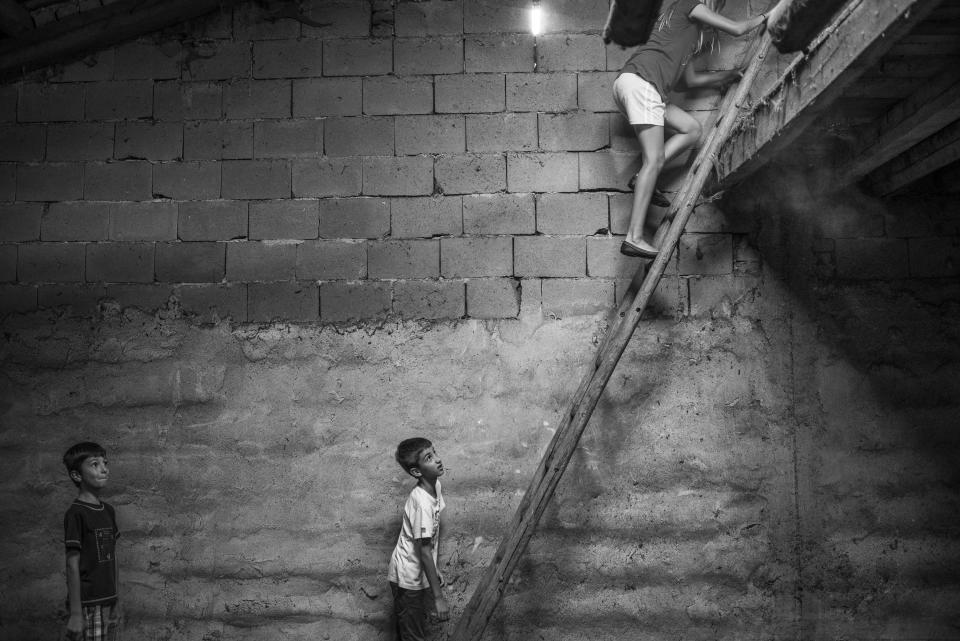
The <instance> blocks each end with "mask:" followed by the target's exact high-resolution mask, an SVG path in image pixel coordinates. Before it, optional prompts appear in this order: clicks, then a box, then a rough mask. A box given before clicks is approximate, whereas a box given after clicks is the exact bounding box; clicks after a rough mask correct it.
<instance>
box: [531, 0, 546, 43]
mask: <svg viewBox="0 0 960 641" xmlns="http://www.w3.org/2000/svg"><path fill="white" fill-rule="evenodd" d="M542 31H543V11H542V10H541V9H540V0H533V5H532V6H531V7H530V33H532V34H533V35H535V36H538V35H540V33H541V32H542Z"/></svg>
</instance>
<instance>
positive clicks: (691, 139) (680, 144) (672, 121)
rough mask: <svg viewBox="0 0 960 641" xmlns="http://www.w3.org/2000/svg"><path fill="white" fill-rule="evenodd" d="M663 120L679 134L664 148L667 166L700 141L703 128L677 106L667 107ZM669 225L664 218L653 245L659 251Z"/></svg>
mask: <svg viewBox="0 0 960 641" xmlns="http://www.w3.org/2000/svg"><path fill="white" fill-rule="evenodd" d="M663 119H664V124H665V125H666V126H667V127H669V128H670V129H672V130H674V131H676V132H677V133H676V134H674V135H673V136H670V138H669V139H667V142H666V144H664V146H663V157H664V164H666V163H668V162H670V161H671V160H673V159H674V158H676V157H677V156H679V155H680V154H681V153H683V152H685V151H686V150H687V149H689V148H690V147H692V146H693V145H695V144H697V143H698V142H699V141H700V135H701V129H702V127H701V126H700V123H699V122H698V121H697V119H696V118H694V117H693V116H691V115H690V114H688V113H687V112H686V111H684V110H683V109H681V108H680V107H677V106H676V105H667V108H666V110H664V113H663ZM669 225H670V220H669V219H667V218H664V219H663V222H661V223H660V227H659V228H658V229H657V233H656V235H655V236H654V238H653V245H654V246H655V247H657V248H658V249H659V248H660V244H661V242H662V241H663V237H664V236H666V234H667V228H668V227H669Z"/></svg>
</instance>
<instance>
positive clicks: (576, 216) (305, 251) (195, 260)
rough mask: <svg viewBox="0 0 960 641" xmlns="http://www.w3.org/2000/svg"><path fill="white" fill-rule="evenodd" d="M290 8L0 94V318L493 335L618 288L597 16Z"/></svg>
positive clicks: (511, 7)
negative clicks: (102, 312)
mask: <svg viewBox="0 0 960 641" xmlns="http://www.w3.org/2000/svg"><path fill="white" fill-rule="evenodd" d="M300 4H301V5H303V8H304V10H305V15H306V16H307V17H308V18H310V19H312V20H315V21H317V22H320V23H324V24H326V25H328V26H324V27H314V26H309V25H307V24H302V23H301V22H298V21H295V20H291V19H280V20H274V21H270V20H268V15H267V14H266V13H264V12H263V11H262V10H260V9H258V8H257V7H256V5H254V3H249V5H247V4H244V5H241V7H240V8H237V9H235V10H233V11H230V12H224V13H222V14H220V15H218V16H215V17H213V18H210V19H205V20H202V21H199V22H196V23H193V24H189V25H186V26H184V27H178V28H173V29H170V30H169V31H168V32H165V33H160V34H157V35H156V36H151V37H148V38H143V39H141V40H140V41H138V42H134V43H130V44H126V45H123V46H119V47H115V48H111V49H107V50H105V51H102V52H99V53H97V54H94V55H91V56H89V57H87V58H85V59H84V60H82V61H78V62H76V63H72V64H68V65H65V66H62V67H57V68H53V69H48V70H44V71H43V72H40V73H34V74H31V75H29V76H27V77H25V78H24V79H23V80H22V81H19V82H13V83H9V84H6V85H4V86H2V87H0V257H2V264H0V288H2V293H3V295H2V297H0V300H2V303H0V306H2V311H3V312H11V311H13V312H28V311H32V310H35V309H48V308H57V307H61V308H63V307H65V306H69V308H70V310H71V312H72V313H75V314H78V315H90V314H91V313H93V311H94V310H95V307H96V304H97V303H98V301H101V300H103V299H110V300H114V301H117V302H118V303H119V304H120V305H121V306H123V307H127V306H134V307H138V308H140V309H143V310H146V311H153V310H155V309H157V308H160V307H164V306H168V305H176V306H178V307H179V308H180V309H181V310H182V311H183V312H185V313H187V314H196V315H199V316H201V317H203V318H206V319H210V318H212V317H213V316H214V315H216V317H219V318H226V317H229V318H231V319H233V320H234V321H236V322H246V321H250V322H263V321H270V320H273V319H286V320H298V321H318V320H319V321H322V322H333V323H339V322H353V321H358V320H366V319H382V318H387V317H402V318H419V319H437V318H460V317H471V318H511V317H516V316H517V314H518V313H519V310H520V306H521V304H523V305H529V306H532V307H534V308H539V307H540V306H543V308H544V309H546V310H547V311H548V312H549V313H554V314H570V313H584V312H595V311H599V310H602V309H605V308H607V307H609V306H610V305H611V304H612V303H613V301H614V300H615V298H616V297H617V296H618V295H620V294H622V291H623V289H624V287H625V283H624V279H628V278H629V277H630V275H631V274H632V270H633V269H634V268H635V267H636V265H637V263H636V261H633V260H629V259H626V258H624V257H622V256H621V255H620V254H619V253H618V248H619V244H620V239H619V238H617V235H620V234H623V233H624V232H625V228H626V225H627V220H628V218H629V206H630V201H631V198H632V195H631V194H630V193H628V192H627V191H626V184H627V181H628V179H629V176H630V175H631V174H632V172H633V171H635V170H636V168H637V154H636V151H637V148H636V142H635V140H634V139H633V135H632V133H631V132H630V130H629V127H627V126H626V124H625V122H623V119H622V118H621V117H620V116H619V115H618V114H617V113H615V108H614V105H613V102H612V97H611V92H610V87H611V84H612V82H613V80H614V78H615V76H616V70H618V69H619V68H620V66H621V65H622V63H623V61H624V59H625V57H626V56H627V54H628V53H629V52H625V51H623V50H621V49H619V48H618V47H616V46H612V47H609V48H607V47H605V46H604V45H603V43H602V41H601V40H600V38H599V37H598V31H599V29H600V27H601V26H602V25H603V22H604V20H605V18H606V12H607V1H606V0H546V1H545V2H543V3H542V5H541V6H542V8H543V11H544V15H545V28H546V33H545V34H543V35H541V36H539V37H534V36H533V35H531V34H530V33H529V18H528V13H527V12H528V5H529V3H528V2H526V1H520V0H498V1H497V2H463V1H461V0H429V1H427V2H406V1H401V2H395V3H372V2H366V1H361V0H351V1H348V2H337V1H322V0H313V1H311V2H303V3H300ZM742 4H743V5H744V7H742V8H741V10H744V11H745V10H746V5H745V3H742ZM738 51H739V49H738V46H737V45H736V43H732V42H727V43H726V44H725V46H724V49H723V52H722V53H718V54H716V55H715V56H714V59H715V60H714V62H715V63H716V64H717V65H723V64H729V63H730V62H732V61H733V59H734V58H735V57H736V55H737V52H738ZM715 98H716V94H715V93H708V94H706V95H701V96H698V97H696V99H695V101H694V103H692V106H693V107H694V108H695V109H697V110H698V111H697V113H698V115H699V116H700V117H702V119H704V120H706V119H707V118H708V117H709V114H710V109H711V108H712V105H713V103H714V102H715ZM673 179H674V180H675V179H676V175H674V176H673ZM669 181H670V178H669V177H668V178H667V180H666V182H669ZM668 186H669V185H668ZM654 222H655V221H654ZM730 231H731V230H719V229H716V228H700V227H697V226H696V225H695V226H694V227H692V228H691V229H690V232H691V234H690V235H689V236H688V237H687V238H686V239H685V241H684V245H683V253H682V255H681V260H680V263H679V266H678V268H675V269H674V270H673V272H672V273H671V274H670V277H669V278H668V279H667V282H666V284H667V285H668V287H669V289H670V291H671V292H676V295H675V296H674V295H673V294H672V293H671V295H670V296H669V297H667V298H664V299H663V300H660V301H658V305H659V309H660V311H661V312H662V313H665V314H670V315H673V314H675V313H677V312H683V311H685V310H686V309H687V307H688V306H689V304H690V303H689V292H688V287H687V282H686V280H683V279H682V277H686V276H692V275H707V274H709V275H711V276H723V275H726V276H729V275H730V274H732V273H733V271H734V269H735V263H736V261H737V256H736V248H737V246H738V242H739V239H738V238H737V237H735V236H733V235H731V233H730ZM733 231H735V230H733ZM678 277H680V278H678ZM693 304H694V306H696V305H697V304H698V303H697V302H696V301H694V303H693Z"/></svg>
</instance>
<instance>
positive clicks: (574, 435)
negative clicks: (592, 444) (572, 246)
mask: <svg viewBox="0 0 960 641" xmlns="http://www.w3.org/2000/svg"><path fill="white" fill-rule="evenodd" d="M770 43H771V37H770V33H769V31H768V30H766V29H764V31H763V33H762V35H760V36H759V37H756V38H754V41H753V42H752V43H751V45H750V49H749V51H748V53H747V59H749V60H750V63H749V65H748V66H747V68H746V70H745V71H744V73H743V78H742V79H741V80H740V82H739V83H738V84H737V85H736V88H735V89H733V90H729V91H727V93H726V95H725V96H724V98H723V101H722V102H721V104H720V108H719V109H718V112H717V118H716V120H715V122H714V123H713V127H712V128H711V130H710V132H709V133H708V135H707V138H706V140H705V141H704V144H703V145H702V146H701V148H700V151H699V153H698V154H697V156H696V158H695V160H694V162H693V165H692V167H691V168H690V171H689V172H688V174H687V176H686V178H685V179H684V181H683V184H682V185H681V187H680V190H679V191H678V192H677V196H676V198H674V200H673V203H672V204H671V205H670V210H669V213H668V215H667V219H668V220H670V219H672V222H671V223H670V226H669V230H668V231H667V233H666V236H665V237H664V239H663V242H662V243H661V245H660V253H659V254H658V255H657V257H656V258H655V259H654V261H653V263H651V264H650V265H649V267H641V268H640V269H639V270H638V271H637V273H636V275H635V276H634V277H633V281H632V282H631V284H630V288H629V289H628V290H627V295H626V296H625V297H624V299H623V301H622V302H621V304H620V308H619V310H618V313H617V317H616V319H615V322H614V325H613V327H611V329H610V330H609V332H608V333H607V337H606V339H605V340H604V343H603V344H602V345H601V347H600V349H599V351H598V353H597V358H596V360H595V361H594V363H593V367H592V368H591V369H590V371H588V372H587V374H586V375H585V376H584V378H583V380H582V381H581V383H580V387H579V388H578V389H577V391H576V393H575V394H574V396H573V400H572V401H571V403H570V407H569V409H568V410H567V412H566V414H565V415H564V416H563V420H562V421H561V423H560V427H559V428H558V429H557V431H556V432H555V433H554V435H553V438H552V439H551V441H550V444H549V446H548V447H547V450H546V452H545V453H544V455H543V458H542V459H541V460H540V464H539V466H538V467H537V470H536V472H534V475H533V479H532V480H531V481H530V485H529V487H528V488H527V491H526V493H525V494H524V496H523V499H521V501H520V505H519V507H518V508H517V511H516V514H514V516H513V520H512V521H511V522H510V525H509V527H508V528H507V532H506V535H505V536H504V538H503V540H502V541H501V543H500V547H499V548H497V552H496V553H495V554H494V556H493V559H492V560H491V563H490V565H489V566H488V567H487V569H486V571H485V572H484V575H483V577H482V578H481V580H480V582H479V584H478V585H477V587H476V589H475V590H474V592H473V596H472V597H471V599H470V601H469V602H468V603H467V606H466V608H465V609H464V611H463V614H462V615H461V617H460V619H459V620H458V621H457V625H456V627H455V628H454V630H453V632H452V634H451V637H450V638H451V639H452V640H453V641H480V638H481V637H482V636H483V632H484V629H485V628H486V626H487V622H488V621H489V620H490V617H491V616H492V615H493V611H494V609H495V608H496V607H497V604H498V603H499V601H500V598H501V596H502V595H503V591H504V590H505V589H506V586H507V583H508V582H509V580H510V575H511V574H512V573H513V570H514V568H515V567H516V565H517V562H518V561H519V559H520V556H521V555H522V554H523V552H524V551H525V550H526V547H527V544H528V543H529V542H530V538H531V537H532V536H533V532H534V529H535V528H536V526H537V523H538V522H539V521H540V517H541V516H542V515H543V512H544V510H546V507H547V505H548V504H549V502H550V499H551V498H552V497H553V493H554V491H555V490H556V488H557V485H558V484H559V482H560V477H561V476H562V475H563V472H564V470H566V468H567V464H568V463H569V462H570V458H571V457H572V456H573V453H574V451H575V450H576V448H577V444H578V443H579V441H580V436H581V435H582V434H583V431H584V429H585V428H586V426H587V423H588V422H589V421H590V417H591V415H592V414H593V410H594V408H595V407H596V405H597V402H598V401H599V400H600V395H601V394H602V393H603V390H604V388H605V387H606V385H607V382H608V381H609V380H610V377H611V375H612V374H613V370H614V368H615V367H616V366H617V363H618V362H619V360H620V356H621V355H622V354H623V351H624V349H626V346H627V343H628V342H629V341H630V337H631V336H632V335H633V331H634V329H636V327H637V324H638V323H639V322H640V317H641V315H642V314H643V311H644V309H646V306H647V303H648V302H649V301H650V296H651V295H652V294H653V291H654V289H656V287H657V284H658V283H659V282H660V278H661V277H662V276H663V271H664V269H665V268H666V266H667V262H668V261H669V260H670V257H671V256H672V254H673V251H674V248H675V247H676V245H677V242H678V240H679V239H680V234H682V233H683V229H684V227H685V226H686V224H687V221H688V220H689V218H690V215H691V214H692V213H693V209H694V207H695V206H696V204H697V199H698V198H699V197H700V192H701V191H702V190H703V187H704V184H705V183H706V181H707V179H708V178H709V177H710V172H711V170H712V169H713V159H714V158H715V157H716V155H717V153H718V152H719V150H720V147H721V145H723V143H724V142H726V140H727V138H728V137H729V135H730V132H731V131H732V130H733V128H734V125H735V124H736V121H737V114H738V113H739V105H741V104H743V103H744V102H745V101H746V98H747V93H748V92H749V91H750V87H751V85H752V84H753V82H754V80H755V79H756V77H757V74H758V73H759V71H760V67H761V65H762V64H763V60H764V58H765V56H766V52H767V50H768V49H769V48H770ZM645 270H646V274H645V275H644V271H645ZM638 283H639V284H638ZM631 296H632V297H631Z"/></svg>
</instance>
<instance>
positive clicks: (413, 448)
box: [396, 436, 433, 474]
mask: <svg viewBox="0 0 960 641" xmlns="http://www.w3.org/2000/svg"><path fill="white" fill-rule="evenodd" d="M430 447H433V443H431V442H430V441H428V440H427V439H425V438H422V437H420V436H416V437H414V438H408V439H405V440H403V441H400V445H398V446H397V453H396V459H397V463H399V464H400V467H402V468H403V469H404V470H405V471H406V472H407V474H410V468H411V467H417V466H418V465H419V463H420V453H421V452H423V451H424V450H425V449H427V448H430Z"/></svg>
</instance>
